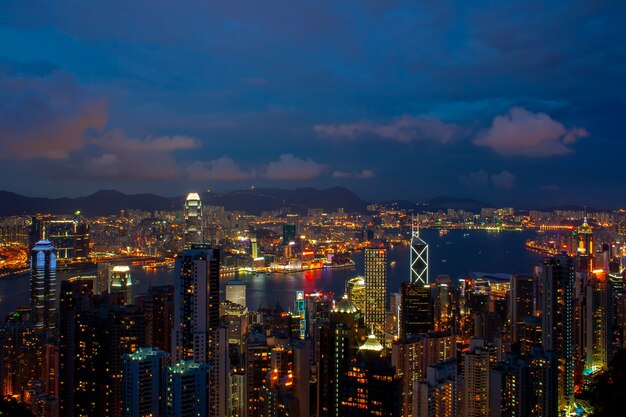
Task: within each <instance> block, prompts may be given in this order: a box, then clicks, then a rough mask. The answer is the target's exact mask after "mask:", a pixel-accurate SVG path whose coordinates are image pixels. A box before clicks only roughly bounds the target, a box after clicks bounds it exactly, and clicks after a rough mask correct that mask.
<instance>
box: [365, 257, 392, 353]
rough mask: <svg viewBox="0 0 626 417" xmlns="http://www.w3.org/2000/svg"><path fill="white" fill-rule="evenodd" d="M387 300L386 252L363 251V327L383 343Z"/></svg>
mask: <svg viewBox="0 0 626 417" xmlns="http://www.w3.org/2000/svg"><path fill="white" fill-rule="evenodd" d="M386 298H387V250H386V249H383V248H367V249H365V325H366V326H369V327H370V328H371V330H373V332H374V334H375V335H376V337H377V338H378V340H379V341H380V342H381V343H384V342H385V312H386V305H385V304H386Z"/></svg>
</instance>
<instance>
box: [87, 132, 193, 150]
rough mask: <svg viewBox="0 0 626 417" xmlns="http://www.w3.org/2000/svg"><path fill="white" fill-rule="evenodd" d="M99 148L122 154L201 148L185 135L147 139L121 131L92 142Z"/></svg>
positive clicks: (107, 134) (109, 133) (110, 133)
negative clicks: (134, 136) (130, 135)
mask: <svg viewBox="0 0 626 417" xmlns="http://www.w3.org/2000/svg"><path fill="white" fill-rule="evenodd" d="M92 143H93V144H94V145H96V146H97V147H99V148H102V149H109V150H116V151H120V152H173V151H178V150H185V149H194V148H198V147H200V142H199V141H198V140H197V139H195V138H192V137H189V136H184V135H174V136H160V137H156V138H152V137H148V138H145V139H138V138H131V137H129V136H127V135H126V134H125V133H124V132H123V131H121V130H120V129H114V130H111V131H109V132H107V133H106V134H105V135H103V136H102V137H99V138H95V139H93V140H92Z"/></svg>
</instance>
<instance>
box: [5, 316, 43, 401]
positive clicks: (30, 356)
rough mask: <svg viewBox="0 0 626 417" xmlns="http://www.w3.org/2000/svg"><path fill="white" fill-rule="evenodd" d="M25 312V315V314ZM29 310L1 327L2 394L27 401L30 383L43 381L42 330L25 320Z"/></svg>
mask: <svg viewBox="0 0 626 417" xmlns="http://www.w3.org/2000/svg"><path fill="white" fill-rule="evenodd" d="M24 313H26V314H24ZM27 316H28V314H27V312H26V311H24V312H20V311H16V312H14V313H11V314H10V315H9V318H8V320H7V322H6V323H3V324H0V395H2V397H4V396H13V397H16V398H19V399H21V400H25V399H26V398H25V396H26V391H27V389H28V386H29V384H30V383H31V381H33V380H36V379H39V378H41V376H42V375H41V374H42V369H41V366H40V364H39V362H40V360H41V356H42V347H43V343H42V340H41V336H42V335H41V333H42V332H41V330H40V329H37V328H35V326H34V325H33V324H32V323H28V322H27V321H26V318H27Z"/></svg>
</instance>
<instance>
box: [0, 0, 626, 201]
mask: <svg viewBox="0 0 626 417" xmlns="http://www.w3.org/2000/svg"><path fill="white" fill-rule="evenodd" d="M1 4H2V6H3V7H2V8H1V9H0V10H1V11H0V32H1V33H2V36H1V37H0V39H1V40H0V99H1V101H2V103H3V105H2V106H0V128H1V131H0V150H1V151H2V152H1V153H2V156H1V157H0V158H2V163H1V164H0V173H1V174H2V175H1V177H2V178H3V180H2V181H0V189H5V190H9V191H15V192H24V193H25V194H27V195H41V196H51V197H58V196H69V197H74V196H77V195H86V194H89V193H91V192H94V191H96V190H98V189H110V188H114V189H119V190H121V191H124V192H128V193H137V192H144V191H146V192H152V193H156V194H164V195H173V194H174V192H175V190H179V189H182V190H186V191H191V190H193V189H198V190H202V189H206V188H211V189H213V190H215V191H217V192H224V191H227V190H233V189H245V188H248V187H249V186H251V185H255V186H257V187H277V188H289V189H292V188H296V187H300V186H313V187H316V188H325V187H329V186H334V185H340V186H345V187H347V188H349V189H351V190H354V191H355V192H356V193H357V194H358V195H360V196H362V198H364V199H366V200H370V201H380V200H386V199H410V200H425V199H428V198H432V197H436V196H439V195H451V196H454V197H472V198H477V199H482V200H487V201H492V202H494V204H501V203H504V202H506V203H508V204H514V205H516V204H524V203H528V202H533V201H536V200H541V201H545V202H546V203H548V204H567V203H573V204H581V205H582V204H585V203H590V202H593V203H596V204H599V205H614V204H624V203H626V201H623V200H621V199H622V198H623V197H621V196H619V193H617V192H616V191H617V190H618V189H619V186H620V178H619V175H618V173H617V170H616V167H617V166H619V163H620V155H623V153H624V151H625V150H626V143H625V141H624V140H623V137H622V136H621V135H620V126H621V113H622V112H623V109H624V101H623V96H624V85H626V84H625V83H624V82H623V81H624V75H623V74H624V71H623V68H624V64H625V58H626V56H625V55H624V52H623V48H621V45H623V43H624V40H625V38H626V33H625V31H624V30H623V28H622V26H621V21H622V20H623V16H624V15H625V13H624V12H625V5H624V4H623V3H621V2H613V1H608V2H603V3H601V4H597V3H593V4H592V3H589V2H585V1H576V2H573V3H572V2H550V3H549V4H543V3H542V2H531V3H528V2H511V3H507V4H498V5H494V4H489V5H485V4H483V5H481V4H472V5H465V4H461V3H460V2H447V1H444V2H436V4H428V5H422V6H415V5H412V4H410V3H403V2H401V3H398V4H394V5H387V4H385V5H381V4H376V3H373V2H359V3H354V2H348V1H341V2H335V3H334V4H333V5H327V6H324V5H310V4H308V3H306V2H293V3H290V4H289V5H284V4H282V3H281V4H275V5H274V4H267V3H266V4H264V5H263V6H260V5H258V4H255V3H249V2H241V3H237V4H232V5H230V4H229V5H210V4H206V3H205V2H200V1H193V2H187V3H186V4H184V5H177V7H176V8H175V9H174V10H172V9H171V8H170V7H169V3H168V2H162V1H158V2H150V7H148V5H147V3H145V2H142V1H140V2H133V4H127V3H126V2H114V3H110V2H109V3H107V6H97V5H94V4H84V5H78V6H77V5H74V4H71V3H70V2H67V1H60V2H54V4H52V3H49V4H48V3H46V2H40V3H32V4H23V2H19V3H15V2H5V1H3V2H2V3H1ZM485 6H487V7H485ZM87 57H88V59H86V58H87ZM589 166H593V167H594V169H593V170H589V169H587V167H589ZM398 178H405V179H406V181H398ZM417 179H419V181H417Z"/></svg>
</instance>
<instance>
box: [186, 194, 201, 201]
mask: <svg viewBox="0 0 626 417" xmlns="http://www.w3.org/2000/svg"><path fill="white" fill-rule="evenodd" d="M189 200H200V194H198V193H189V194H187V201H189Z"/></svg>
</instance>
